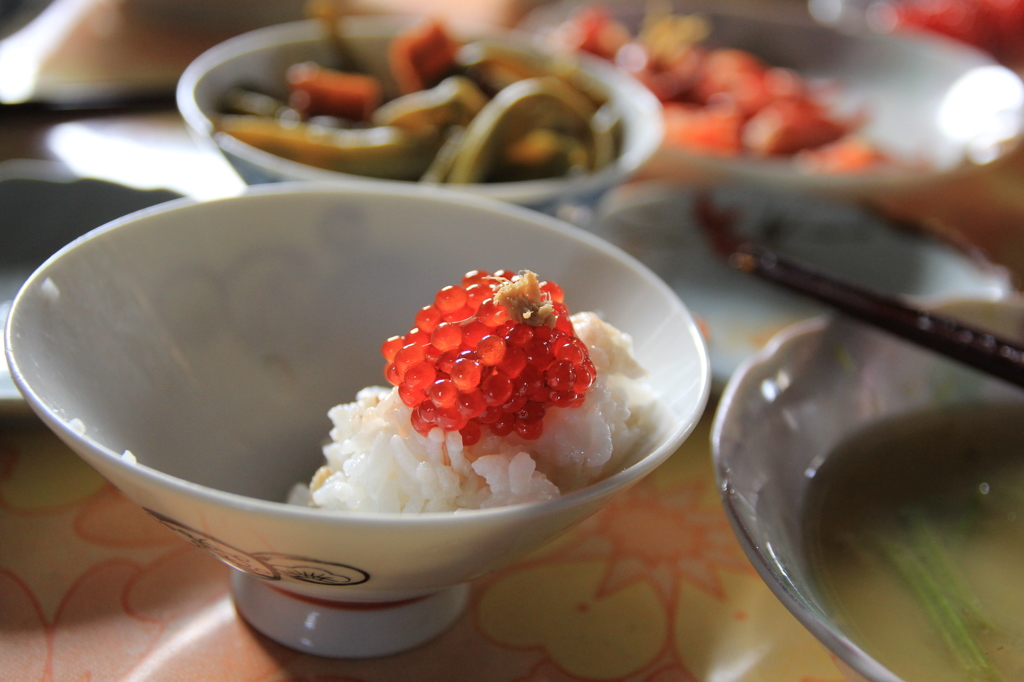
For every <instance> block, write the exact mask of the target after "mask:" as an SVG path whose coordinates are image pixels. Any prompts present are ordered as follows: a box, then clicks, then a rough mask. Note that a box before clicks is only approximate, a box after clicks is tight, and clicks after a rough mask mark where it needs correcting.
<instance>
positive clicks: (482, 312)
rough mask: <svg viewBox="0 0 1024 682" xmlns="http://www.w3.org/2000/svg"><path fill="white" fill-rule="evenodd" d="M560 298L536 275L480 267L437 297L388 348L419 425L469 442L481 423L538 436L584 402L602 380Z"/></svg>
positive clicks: (391, 372)
mask: <svg viewBox="0 0 1024 682" xmlns="http://www.w3.org/2000/svg"><path fill="white" fill-rule="evenodd" d="M563 298H564V295H563V292H562V288H561V287H560V286H558V285H557V284H555V283H554V282H542V281H539V280H538V279H537V276H536V275H535V274H534V273H532V272H530V271H529V270H524V271H523V272H521V273H519V274H516V273H513V272H510V271H508V270H498V271H496V272H494V273H488V272H485V271H483V270H473V271H472V272H468V273H466V275H465V276H463V278H462V282H461V283H460V284H458V285H453V286H446V287H444V288H442V289H441V290H440V291H438V292H437V294H436V295H435V296H434V301H433V303H431V304H430V305H427V306H424V307H423V308H421V309H420V311H419V312H418V313H416V322H415V326H414V327H413V328H412V329H410V330H409V332H408V333H407V334H405V335H404V336H393V337H391V338H390V339H388V340H387V341H385V342H384V345H383V346H382V347H381V351H382V353H383V355H384V359H385V360H387V363H388V364H387V367H386V369H385V376H386V377H387V379H388V381H389V382H391V383H392V384H393V385H395V386H397V387H398V394H399V396H400V397H401V399H402V402H404V403H405V404H406V405H408V406H409V407H411V408H412V426H413V428H415V429H416V431H418V432H419V433H421V434H423V435H427V434H428V433H430V431H431V430H432V429H434V428H435V427H439V428H441V429H442V430H443V431H446V432H450V431H458V432H459V433H461V434H462V442H463V444H464V445H473V444H474V443H476V442H477V441H479V440H480V436H481V434H482V430H483V428H484V427H486V428H489V429H490V430H491V432H492V433H495V434H497V435H499V436H505V435H508V434H510V433H512V432H513V431H514V432H516V433H518V434H519V435H520V436H521V437H523V438H525V439H527V440H533V439H535V438H538V437H540V435H541V433H542V432H543V430H544V424H543V419H544V415H545V413H546V412H547V410H548V408H549V407H551V406H556V407H578V406H580V405H582V404H583V400H584V398H585V395H586V393H587V391H588V390H590V387H591V386H592V385H593V383H594V379H595V376H596V374H595V371H594V364H593V363H592V362H591V361H590V354H589V352H588V350H587V346H586V344H584V343H583V342H582V341H580V339H579V338H578V337H577V336H576V332H575V331H574V329H573V326H572V322H571V321H570V320H569V309H568V308H566V306H565V303H564V302H563Z"/></svg>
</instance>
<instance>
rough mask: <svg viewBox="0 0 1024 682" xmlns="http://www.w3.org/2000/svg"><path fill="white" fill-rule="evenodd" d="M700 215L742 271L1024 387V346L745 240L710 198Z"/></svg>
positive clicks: (702, 202)
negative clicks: (735, 231)
mask: <svg viewBox="0 0 1024 682" xmlns="http://www.w3.org/2000/svg"><path fill="white" fill-rule="evenodd" d="M696 213H697V221H698V222H699V223H700V225H701V228H702V229H703V230H704V232H705V234H706V235H707V237H708V239H709V241H710V242H711V245H712V247H713V248H714V249H715V250H716V251H717V252H718V253H719V254H721V255H722V256H723V257H725V258H727V260H728V262H729V264H730V265H732V266H733V267H735V268H736V269H738V270H741V271H743V272H748V273H750V274H753V275H757V276H758V277H761V278H762V279H765V280H767V281H769V282H771V283H773V284H776V285H779V286H781V287H784V288H786V289H789V290H790V291H795V292H797V293H800V294H804V295H806V296H809V297H811V298H813V299H815V300H817V301H820V302H822V303H825V304H827V305H829V306H831V307H832V308H835V309H836V310H839V311H841V312H843V313H845V314H846V315H849V316H850V317H853V318H856V319H858V320H860V321H862V322H866V323H868V324H870V325H872V326H875V327H878V328H880V329H884V330H885V331H887V332H890V333H891V334H894V335H896V336H898V337H900V338H902V339H906V340H908V341H912V342H914V343H917V344H919V345H921V346H923V347H925V348H929V349H931V350H933V351H936V352H938V353H941V354H942V355H944V356H946V357H949V358H951V359H953V360H958V361H960V362H962V363H964V364H967V365H969V366H971V367H974V368H975V369H978V370H981V371H983V372H986V373H988V374H991V375H993V376H996V377H999V378H1000V379H1004V380H1006V381H1009V382H1011V383H1014V384H1016V385H1018V386H1024V349H1022V347H1021V346H1020V345H1017V344H1015V343H1012V342H1010V341H1007V340H1006V339H1002V338H1000V337H998V336H996V335H995V334H991V333H989V332H986V331H983V330H980V329H977V328H974V327H971V326H969V325H966V324H963V323H961V322H958V321H956V320H954V319H952V318H950V317H946V316H944V315H940V314H936V313H933V312H930V311H927V310H922V309H920V308H915V307H913V306H910V305H907V304H906V303H904V302H902V301H901V300H900V299H898V298H895V297H892V296H886V295H884V294H880V293H878V292H875V291H871V290H869V289H867V288H865V287H861V286H859V285H856V284H852V283H850V282H847V281H844V280H841V279H838V278H835V277H833V276H831V275H827V274H824V273H822V272H820V271H817V270H814V269H812V268H809V267H807V266H806V265H803V264H801V263H799V262H797V261H795V260H793V259H790V258H786V257H785V256H780V255H779V254H777V253H774V252H773V251H770V250H768V249H764V248H762V247H760V246H757V245H754V244H751V243H749V242H745V241H742V240H741V239H739V237H737V236H736V235H735V234H734V233H733V232H732V229H731V223H732V219H731V216H730V215H728V214H726V213H723V212H718V211H716V209H715V208H714V207H713V206H712V205H711V203H710V200H709V198H708V197H706V196H701V197H698V200H697V205H696Z"/></svg>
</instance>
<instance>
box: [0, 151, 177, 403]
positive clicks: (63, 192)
mask: <svg viewBox="0 0 1024 682" xmlns="http://www.w3.org/2000/svg"><path fill="white" fill-rule="evenodd" d="M180 196H181V195H179V194H176V193H175V192H171V191H168V190H139V189H133V188H131V187H126V186H124V185H120V184H117V183H113V182H107V181H105V180H95V179H91V178H81V177H78V176H76V175H74V174H73V173H71V172H70V171H69V170H68V169H67V168H66V167H64V166H63V165H61V164H58V163H51V162H46V161H33V160H16V161H5V162H3V163H0V235H2V236H0V326H2V325H3V324H4V323H5V322H6V321H7V313H8V311H9V310H10V306H11V301H12V300H13V299H14V296H15V294H17V293H18V290H19V289H20V288H21V285H22V284H23V283H24V282H25V280H26V279H28V276H29V275H31V274H32V272H33V271H35V269H36V268H37V267H39V266H40V265H42V263H43V261H45V260H46V259H47V258H49V257H50V255H51V254H53V253H54V252H56V251H57V250H59V249H60V248H61V247H63V246H64V245H65V244H67V243H69V242H71V241H73V240H74V239H75V238H77V237H78V236H80V235H82V234H84V233H86V232H88V231H89V230H91V229H93V228H94V227H99V226H100V225H103V224H104V223H107V222H109V221H111V220H114V219H115V218H120V217H121V216H123V215H126V214H128V213H131V212H133V211H137V210H139V209H141V208H146V207H147V206H152V205H154V204H159V203H163V202H164V201H169V200H171V199H176V198H178V197H180ZM2 343H3V340H2V338H0V345H2ZM2 351H3V348H2V347H0V414H8V413H20V412H25V413H27V412H28V408H27V406H26V405H25V403H24V400H23V399H22V397H21V393H19V392H18V389H17V388H16V387H15V386H14V382H12V381H11V376H10V374H9V373H8V371H7V361H6V359H5V357H4V355H3V352H2Z"/></svg>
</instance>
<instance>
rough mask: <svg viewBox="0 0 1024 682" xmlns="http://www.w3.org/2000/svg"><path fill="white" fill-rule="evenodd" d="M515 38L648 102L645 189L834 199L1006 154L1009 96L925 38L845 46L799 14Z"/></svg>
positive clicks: (1011, 118) (1013, 113) (573, 22)
mask: <svg viewBox="0 0 1024 682" xmlns="http://www.w3.org/2000/svg"><path fill="white" fill-rule="evenodd" d="M523 27H524V28H527V29H530V30H533V31H536V32H539V33H541V34H543V35H544V36H545V39H546V41H548V42H550V43H551V44H552V45H555V46H558V47H559V48H560V49H563V50H578V51H584V52H589V53H592V54H596V55H598V56H600V57H602V58H604V59H607V60H609V61H610V62H613V63H615V64H616V65H617V66H618V67H620V68H622V69H625V70H626V71H628V72H630V73H632V74H633V75H634V76H635V77H636V78H637V79H639V80H640V81H641V82H643V83H645V84H646V85H647V86H648V88H650V89H651V91H652V92H654V93H655V95H657V97H658V99H659V100H660V101H661V102H662V106H663V107H664V113H665V141H664V142H663V145H662V148H661V150H660V151H659V153H658V155H657V156H656V157H655V159H654V160H653V161H652V163H651V164H650V165H649V167H648V174H650V175H656V176H666V177H670V178H673V179H683V180H690V181H705V182H718V181H721V180H737V179H740V180H746V181H758V182H768V183H772V184H775V185H782V186H786V187H789V188H794V189H812V190H825V191H829V192H831V193H833V194H839V195H844V196H847V197H850V196H853V197H866V196H870V195H871V193H872V192H876V191H879V190H882V189H891V188H892V187H894V186H900V185H903V184H906V183H916V182H921V181H927V180H930V179H934V178H935V177H936V176H938V175H947V174H951V173H962V172H969V171H971V170H973V169H977V168H978V167H980V166H984V165H986V164H988V163H991V162H992V161H994V160H996V159H999V158H1001V157H1002V156H1004V155H1005V154H1006V153H1008V152H1009V151H1010V150H1011V149H1013V148H1014V147H1016V145H1017V144H1018V143H1019V141H1020V138H1021V136H1022V131H1024V85H1022V83H1021V81H1020V79H1019V78H1018V76H1017V75H1015V74H1014V73H1013V72H1012V71H1010V70H1009V69H1006V68H1004V67H1003V66H1000V65H999V64H997V63H996V62H995V60H994V59H993V58H992V57H991V56H990V55H988V54H986V53H984V52H982V51H980V50H977V49H974V48H972V47H970V46H968V45H965V44H963V43H961V42H958V41H953V40H950V39H946V38H943V37H941V36H936V35H926V34H922V33H911V32H898V33H892V34H884V35H882V34H875V33H868V32H864V33H845V32H842V31H839V30H837V29H835V28H832V27H828V26H824V25H822V24H820V23H819V22H816V21H815V20H814V19H813V18H812V17H811V15H810V14H809V13H808V12H807V11H806V9H805V8H804V7H802V6H799V7H798V6H788V5H780V4H779V3H771V6H770V7H766V6H765V5H764V3H752V4H751V3H744V2H727V1H722V0H719V1H716V2H700V1H699V0H675V1H674V2H670V1H666V2H664V3H660V4H655V3H636V2H629V1H628V0H617V1H611V2H605V3H601V4H594V3H590V2H580V1H573V2H563V3H557V4H555V5H551V6H546V7H543V8H541V9H538V10H535V11H534V12H533V13H531V14H530V15H529V16H528V17H527V18H526V19H525V20H524V22H523Z"/></svg>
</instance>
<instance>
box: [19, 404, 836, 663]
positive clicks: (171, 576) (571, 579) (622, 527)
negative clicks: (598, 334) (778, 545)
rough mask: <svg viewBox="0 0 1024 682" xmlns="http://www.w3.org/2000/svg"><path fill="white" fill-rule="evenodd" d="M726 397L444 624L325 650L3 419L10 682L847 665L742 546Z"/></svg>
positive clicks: (45, 436)
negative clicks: (428, 635) (413, 637)
mask: <svg viewBox="0 0 1024 682" xmlns="http://www.w3.org/2000/svg"><path fill="white" fill-rule="evenodd" d="M710 415H711V412H710V411H709V412H708V413H707V414H706V415H705V418H704V420H703V421H702V422H701V424H700V426H699V427H698V429H697V431H696V432H695V433H694V434H693V436H692V437H691V438H690V439H689V440H688V441H687V442H686V443H685V444H684V445H683V447H682V448H681V449H680V450H679V451H678V452H677V453H676V454H675V455H674V456H673V457H672V458H671V459H670V460H669V461H668V462H667V463H666V464H664V465H663V466H662V467H661V468H659V469H658V470H656V471H655V472H654V473H653V474H652V475H651V476H649V477H648V478H646V479H645V480H644V481H642V482H641V483H640V484H639V485H637V486H636V487H634V488H633V489H632V490H630V491H628V492H627V493H625V494H623V495H621V496H620V497H618V498H616V499H615V500H614V501H613V502H612V504H611V505H610V506H608V507H607V508H605V509H604V510H603V511H601V512H600V513H599V514H597V515H596V516H594V517H591V518H590V519H588V520H587V521H586V522H584V523H583V524H582V525H581V526H579V527H577V528H576V529H575V530H573V531H572V532H570V533H569V534H568V535H566V536H564V537H562V538H560V539H558V540H556V541H555V542H554V543H552V544H550V545H549V546H547V547H545V548H543V549H542V550H540V551H538V552H537V553H536V554H534V555H532V556H530V557H529V558H527V559H526V560H524V561H521V562H519V563H518V564H515V565H513V566H511V567H509V568H507V569H505V570H501V571H499V572H496V573H493V574H490V575H487V576H485V577H483V578H480V579H478V580H477V581H476V582H475V583H473V585H472V597H471V600H470V605H469V608H468V609H467V611H466V613H465V614H464V615H463V617H462V618H461V619H460V620H459V621H458V622H457V623H456V625H455V626H454V627H453V628H452V629H451V630H449V631H448V632H447V633H445V634H444V635H442V636H441V637H439V638H438V639H436V640H434V641H432V642H430V643H428V644H426V645H424V646H422V647H419V648H417V649H415V650H412V651H408V652H405V653H403V654H400V655H397V656H391V657H387V658H380V659H370V660H333V659H326V658H318V657H314V656H309V655H305V654H300V653H298V652H294V651H291V650H289V649H286V648H284V647H281V646H279V645H277V644H275V643H273V642H271V641H270V640H268V639H266V638H265V637H263V636H262V635H260V634H258V633H256V632H255V631H254V630H252V629H251V628H249V627H248V626H247V625H246V623H245V622H244V621H243V620H242V619H241V618H240V617H239V615H238V614H237V613H236V611H235V609H234V606H233V604H232V601H231V596H230V591H229V587H228V577H229V572H230V570H232V569H230V568H228V567H227V566H226V565H224V564H221V563H219V562H218V561H217V560H216V559H214V558H212V557H211V556H209V555H207V554H205V553H203V552H201V551H199V550H197V549H195V548H193V547H192V546H191V545H188V544H186V543H184V542H183V541H182V540H180V539H178V538H177V537H176V536H174V535H172V534H171V533H170V532H168V531H167V530H166V529H165V528H163V527H162V526H160V525H159V524H158V523H157V522H156V521H154V520H153V519H152V518H150V517H149V516H148V515H146V514H145V513H143V512H142V511H141V510H140V509H139V508H137V507H136V506H135V505H134V504H132V503H131V502H129V501H128V500H127V499H126V498H124V497H123V496H122V495H121V494H120V493H119V492H118V491H117V490H115V489H114V488H112V487H111V486H110V485H109V484H108V483H106V482H105V481H104V480H103V479H102V478H101V477H100V476H99V475H98V474H97V473H95V472H94V471H93V470H92V469H90V468H89V467H88V466H87V465H86V464H84V463H83V462H82V461H81V460H80V459H79V458H78V457H77V456H76V455H74V454H73V453H72V452H71V451H70V450H69V449H67V448H66V447H65V446H64V445H63V444H62V443H61V442H60V441H58V440H57V439H56V437H54V436H53V435H52V434H50V433H49V431H47V430H46V429H45V428H44V427H42V426H41V425H39V424H38V423H36V422H24V421H11V422H0V679H3V680H5V681H10V682H22V681H24V682H29V681H31V682H37V681H38V682H50V681H53V682H63V681H65V680H66V681H69V682H85V681H89V682H102V681H105V680H117V681H121V682H128V681H132V682H136V681H142V680H146V681H147V682H156V681H161V682H185V681H189V682H193V681H196V680H217V681H219V680H232V681H237V682H278V681H283V680H291V681H295V682H298V681H303V682H383V681H387V680H417V681H418V682H430V681H434V680H437V681H444V682H454V681H458V680H467V681H474V682H476V681H483V682H489V681H492V680H493V681H500V682H505V681H508V682H511V681H515V682H541V681H545V682H562V681H566V682H567V681H569V680H629V681H631V682H633V681H635V682H696V681H698V680H699V681H702V682H703V681H706V682H712V681H713V682H743V681H751V682H752V681H754V680H757V681H759V682H842V680H843V676H842V674H841V673H840V672H839V670H838V668H837V667H836V665H835V663H834V662H833V659H832V657H831V656H830V655H829V653H828V652H827V650H825V649H824V648H823V647H822V646H821V645H820V644H819V643H818V642H817V641H816V640H814V639H813V638H812V637H811V635H810V634H809V633H807V631H806V630H804V629H803V628H802V627H801V626H800V625H799V624H798V623H797V621H796V620H795V619H794V618H793V617H792V616H791V615H790V614H789V613H788V612H787V611H786V610H785V609H784V608H783V607H782V605H781V604H780V603H779V602H778V601H777V600H776V599H775V597H774V596H773V595H772V594H771V592H770V591H769V590H768V588H767V587H766V586H765V584H764V583H763V582H762V581H761V579H760V578H759V577H758V576H757V574H756V573H755V572H754V570H753V568H752V567H751V565H750V564H749V563H748V562H747V560H746V558H745V557H744V555H743V553H742V551H741V549H740V547H739V545H738V544H737V542H736V540H735V538H734V537H733V535H732V532H731V530H730V528H729V524H728V521H727V520H726V517H725V514H724V512H723V510H722V507H721V504H720V502H719V499H718V496H717V492H716V485H715V481H714V474H713V471H712V466H711V459H710V453H709V446H708V442H709V441H708V435H709V425H710Z"/></svg>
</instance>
